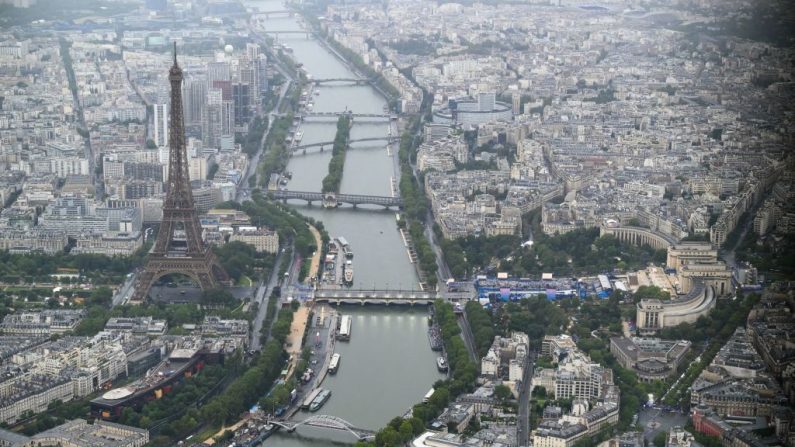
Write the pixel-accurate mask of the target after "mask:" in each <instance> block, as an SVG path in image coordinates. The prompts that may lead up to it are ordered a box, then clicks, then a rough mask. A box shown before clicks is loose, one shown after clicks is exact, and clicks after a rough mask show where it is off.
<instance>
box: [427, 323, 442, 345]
mask: <svg viewBox="0 0 795 447" xmlns="http://www.w3.org/2000/svg"><path fill="white" fill-rule="evenodd" d="M428 340H430V342H431V350H432V351H441V350H442V349H443V348H444V344H443V343H442V332H441V331H440V330H439V326H437V325H435V324H434V325H433V326H431V327H430V328H428Z"/></svg>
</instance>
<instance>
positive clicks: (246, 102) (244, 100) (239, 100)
mask: <svg viewBox="0 0 795 447" xmlns="http://www.w3.org/2000/svg"><path fill="white" fill-rule="evenodd" d="M252 90H253V89H252V88H251V84H249V83H247V82H233V83H232V102H234V105H235V126H244V125H246V124H247V123H248V120H250V119H251V116H252Z"/></svg>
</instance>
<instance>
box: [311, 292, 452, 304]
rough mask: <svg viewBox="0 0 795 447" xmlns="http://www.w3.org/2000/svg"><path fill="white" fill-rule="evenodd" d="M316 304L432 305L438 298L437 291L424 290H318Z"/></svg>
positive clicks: (314, 293)
mask: <svg viewBox="0 0 795 447" xmlns="http://www.w3.org/2000/svg"><path fill="white" fill-rule="evenodd" d="M311 296H312V297H313V299H314V300H315V302H319V303H320V302H324V303H329V304H361V305H364V304H383V305H387V306H388V305H390V304H408V305H411V306H413V305H415V304H432V303H433V301H434V300H435V299H436V298H438V296H439V295H438V294H437V293H436V292H435V291H432V292H425V291H422V290H356V289H317V290H315V291H313V292H312V295H311Z"/></svg>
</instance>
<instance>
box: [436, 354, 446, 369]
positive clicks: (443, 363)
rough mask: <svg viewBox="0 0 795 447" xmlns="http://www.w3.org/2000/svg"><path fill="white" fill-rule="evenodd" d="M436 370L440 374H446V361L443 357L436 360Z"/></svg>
mask: <svg viewBox="0 0 795 447" xmlns="http://www.w3.org/2000/svg"><path fill="white" fill-rule="evenodd" d="M436 369H438V370H439V371H440V372H447V360H445V359H444V357H437V358H436Z"/></svg>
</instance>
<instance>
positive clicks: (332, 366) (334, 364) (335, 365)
mask: <svg viewBox="0 0 795 447" xmlns="http://www.w3.org/2000/svg"><path fill="white" fill-rule="evenodd" d="M339 367H340V355H339V354H337V353H336V352H335V353H334V355H332V356H331V362H329V365H328V372H329V374H336V373H337V369H339Z"/></svg>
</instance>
